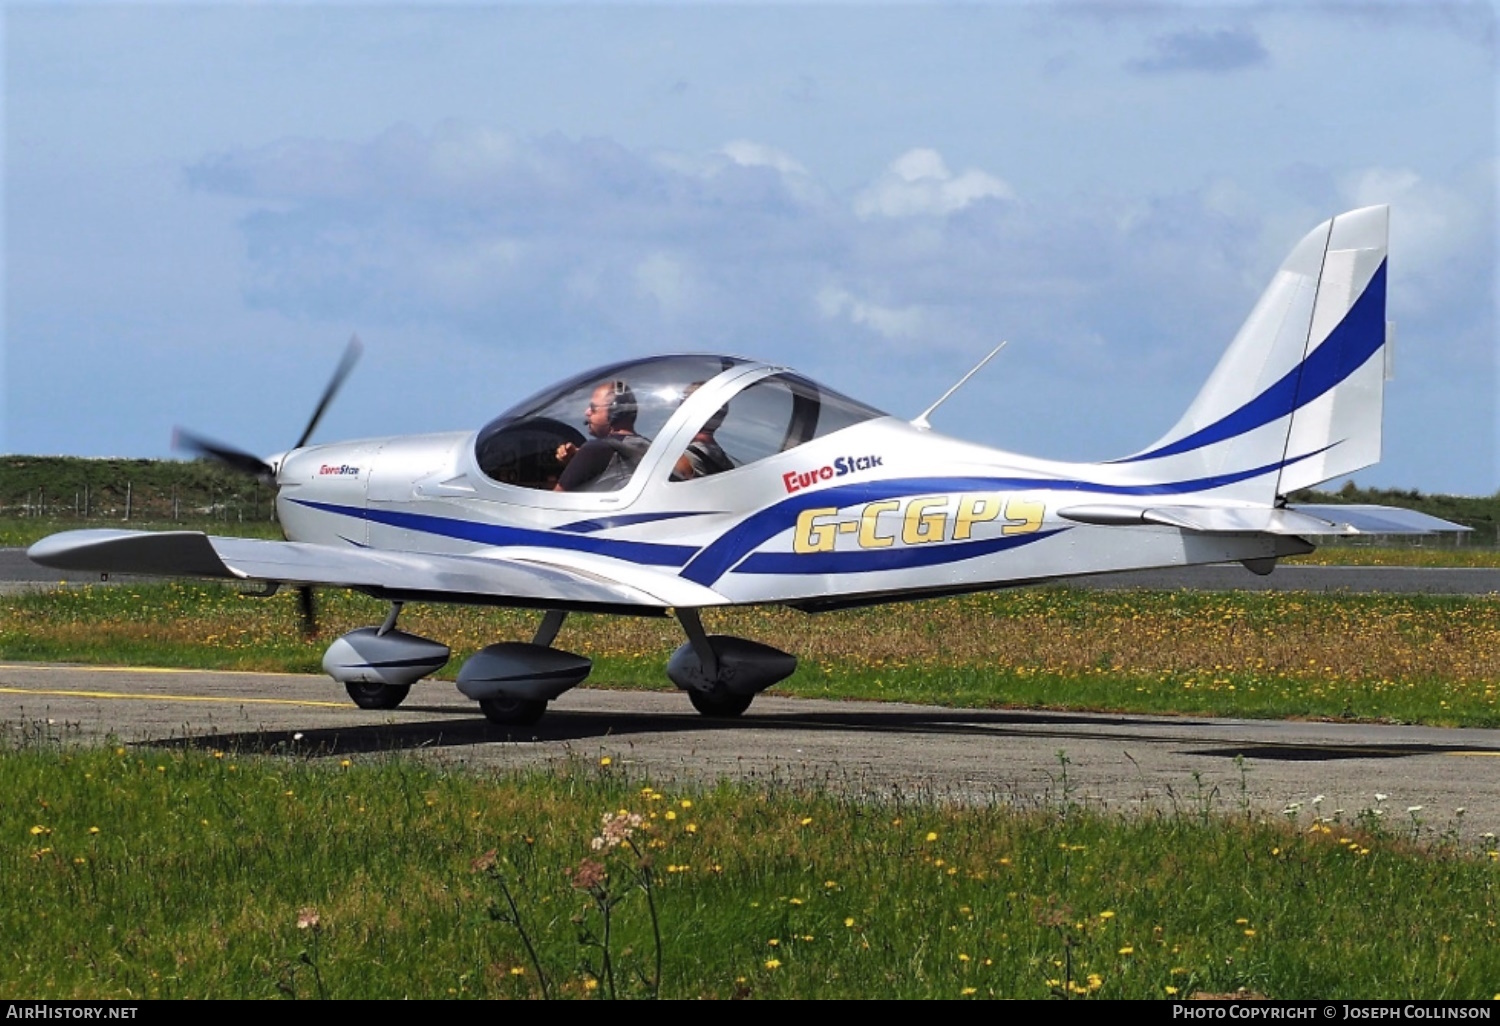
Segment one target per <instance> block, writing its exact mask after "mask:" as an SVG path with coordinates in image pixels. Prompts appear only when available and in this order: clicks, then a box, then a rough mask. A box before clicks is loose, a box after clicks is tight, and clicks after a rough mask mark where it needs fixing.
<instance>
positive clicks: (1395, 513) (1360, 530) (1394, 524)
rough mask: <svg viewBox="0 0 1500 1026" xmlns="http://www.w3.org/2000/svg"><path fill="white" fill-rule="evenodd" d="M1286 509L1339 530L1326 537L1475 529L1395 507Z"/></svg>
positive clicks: (1289, 507)
mask: <svg viewBox="0 0 1500 1026" xmlns="http://www.w3.org/2000/svg"><path fill="white" fill-rule="evenodd" d="M1287 509H1288V510H1294V511H1296V512H1297V513H1299V514H1302V515H1305V516H1309V517H1316V518H1318V519H1319V520H1323V521H1326V522H1328V523H1330V524H1333V525H1334V526H1335V527H1336V528H1338V530H1335V531H1325V532H1324V533H1325V534H1440V533H1445V532H1452V531H1472V530H1473V528H1472V527H1465V526H1463V525H1462V524H1455V523H1452V522H1450V521H1447V520H1443V519H1441V518H1439V517H1434V516H1428V515H1427V514H1426V513H1418V512H1417V511H1416V510H1413V509H1400V508H1398V507H1396V506H1338V505H1319V506H1301V505H1298V506H1288V507H1287ZM1303 533H1306V534H1313V533H1315V532H1312V531H1307V532H1303Z"/></svg>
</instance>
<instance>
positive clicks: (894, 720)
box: [140, 706, 1475, 761]
mask: <svg viewBox="0 0 1500 1026" xmlns="http://www.w3.org/2000/svg"><path fill="white" fill-rule="evenodd" d="M402 711H403V712H406V713H425V714H429V715H430V714H434V713H436V714H448V715H445V716H444V717H443V718H442V719H429V718H423V719H420V720H415V719H414V720H412V721H410V722H400V721H394V722H393V721H392V720H390V719H387V720H386V721H385V722H381V723H369V724H360V723H357V722H351V723H350V724H348V725H347V726H338V727H320V728H307V729H302V730H297V729H295V728H292V729H275V730H266V729H263V730H247V731H235V732H230V733H208V734H199V735H192V736H186V737H184V736H178V737H174V738H169V739H163V740H153V741H144V742H140V743H141V744H143V745H148V746H153V747H181V748H199V749H204V750H234V751H241V752H261V753H266V754H285V755H292V754H295V755H299V756H304V757H319V756H321V757H329V756H337V755H354V754H369V753H380V752H388V753H395V752H406V751H421V750H439V749H461V748H465V747H472V746H477V745H488V744H496V743H506V744H519V745H547V744H566V743H569V742H582V741H592V742H600V741H605V740H611V739H613V740H620V739H625V738H629V737H632V736H644V735H668V734H683V733H703V732H707V731H713V732H718V731H736V732H741V733H747V734H748V733H763V732H767V731H771V732H776V733H791V732H800V733H814V734H817V733H823V734H829V735H832V734H843V733H855V734H912V735H941V736H945V737H963V736H967V737H973V738H975V739H984V738H991V739H995V738H1003V737H1014V738H1023V739H1038V738H1055V739H1057V740H1059V741H1077V740H1091V741H1110V740H1116V741H1121V742H1124V743H1129V744H1133V745H1153V746H1155V745H1173V746H1180V745H1196V746H1199V747H1197V748H1196V749H1192V750H1188V751H1186V752H1184V754H1187V755H1196V756H1204V757H1211V758H1220V759H1225V760H1232V759H1234V758H1235V757H1237V756H1243V757H1244V758H1247V759H1268V760H1278V761H1326V760H1335V759H1376V758H1382V759H1388V758H1405V757H1409V756H1414V755H1431V754H1442V753H1445V752H1455V751H1472V750H1474V748H1475V746H1474V745H1472V744H1471V745H1438V744H1390V745H1348V744H1322V743H1317V742H1312V743H1308V744H1253V743H1250V744H1243V743H1241V744H1229V745H1210V746H1207V747H1204V746H1203V742H1204V738H1202V737H1201V736H1193V735H1190V734H1187V733H1185V732H1180V731H1172V732H1171V733H1148V732H1143V731H1146V730H1150V729H1152V728H1155V729H1157V730H1159V729H1160V728H1161V727H1162V723H1161V721H1160V720H1148V719H1142V718H1136V717H1130V716H1103V717H1101V716H1098V715H1089V716H1083V715H1072V714H1068V713H1033V712H1011V711H975V710H958V709H955V710H951V711H943V710H922V711H920V712H914V711H895V710H893V711H891V712H883V711H873V712H871V711H859V712H852V711H851V712H838V711H819V712H816V713H807V712H787V713H780V712H772V713H762V714H759V715H755V714H752V715H749V716H745V717H743V718H740V719H734V720H714V719H706V718H704V717H702V716H699V715H698V714H696V713H693V712H683V713H641V712H589V711H568V710H554V711H552V712H549V713H548V714H547V716H546V718H545V719H544V720H543V721H542V722H540V723H537V724H533V725H531V726H524V727H518V726H501V725H498V724H493V723H490V722H489V721H488V720H486V719H484V718H483V717H479V716H473V715H470V714H467V710H465V711H464V713H461V714H458V715H453V714H454V710H452V709H451V708H448V709H444V708H438V707H428V708H423V707H420V706H418V707H414V708H407V709H403V710H402ZM1204 722H1209V721H1202V720H1189V721H1184V723H1183V726H1184V727H1186V726H1189V725H1193V724H1197V723H1204Z"/></svg>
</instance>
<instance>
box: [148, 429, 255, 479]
mask: <svg viewBox="0 0 1500 1026" xmlns="http://www.w3.org/2000/svg"><path fill="white" fill-rule="evenodd" d="M172 448H174V449H177V450H179V451H182V452H190V453H193V454H194V455H197V456H202V457H205V458H207V459H211V460H216V461H217V462H219V463H222V464H224V465H225V466H226V467H229V468H230V469H231V470H238V471H239V472H240V473H242V474H249V475H250V476H251V477H253V478H255V479H256V480H257V481H259V482H260V483H261V484H264V485H269V484H275V483H276V468H275V467H273V466H271V464H269V463H267V462H266V461H265V460H263V459H261V458H260V457H259V456H256V455H254V454H252V453H248V452H244V451H243V450H240V449H236V448H234V447H233V446H230V445H225V444H224V443H223V442H215V441H213V440H212V439H210V438H204V437H203V436H202V435H195V434H193V433H192V432H191V431H188V430H187V429H186V428H180V427H179V428H173V429H172Z"/></svg>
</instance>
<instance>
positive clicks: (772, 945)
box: [766, 937, 781, 948]
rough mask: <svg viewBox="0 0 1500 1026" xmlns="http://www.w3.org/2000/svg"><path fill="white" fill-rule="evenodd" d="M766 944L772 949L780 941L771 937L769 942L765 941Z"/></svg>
mask: <svg viewBox="0 0 1500 1026" xmlns="http://www.w3.org/2000/svg"><path fill="white" fill-rule="evenodd" d="M766 943H767V944H768V945H770V946H771V947H773V948H774V947H776V946H778V945H779V944H780V943H781V940H780V938H777V937H772V938H771V939H770V940H768V941H766Z"/></svg>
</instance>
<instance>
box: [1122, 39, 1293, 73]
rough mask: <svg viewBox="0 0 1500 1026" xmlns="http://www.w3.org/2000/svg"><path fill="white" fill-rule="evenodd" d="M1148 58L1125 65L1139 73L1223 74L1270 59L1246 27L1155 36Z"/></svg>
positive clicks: (1260, 63)
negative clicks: (1152, 51) (1190, 72)
mask: <svg viewBox="0 0 1500 1026" xmlns="http://www.w3.org/2000/svg"><path fill="white" fill-rule="evenodd" d="M1151 42H1152V48H1153V50H1154V51H1155V52H1154V53H1153V54H1152V55H1151V56H1150V57H1141V58H1137V59H1136V60H1133V61H1128V62H1127V63H1126V67H1127V68H1129V69H1130V70H1131V71H1134V72H1138V73H1141V74H1159V73H1168V72H1179V71H1201V72H1207V73H1209V74H1224V73H1227V72H1231V71H1240V70H1242V69H1244V68H1253V67H1257V66H1260V65H1264V64H1266V63H1268V62H1269V61H1270V57H1271V55H1270V54H1269V53H1268V52H1267V51H1266V48H1265V46H1264V45H1263V44H1262V43H1261V41H1260V37H1259V36H1257V35H1256V34H1255V32H1254V31H1253V30H1251V29H1248V28H1236V29H1218V30H1217V31H1209V30H1206V29H1188V30H1187V31H1185V32H1173V33H1170V34H1169V35H1165V36H1157V37H1156V38H1155V39H1153V40H1152V41H1151Z"/></svg>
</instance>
